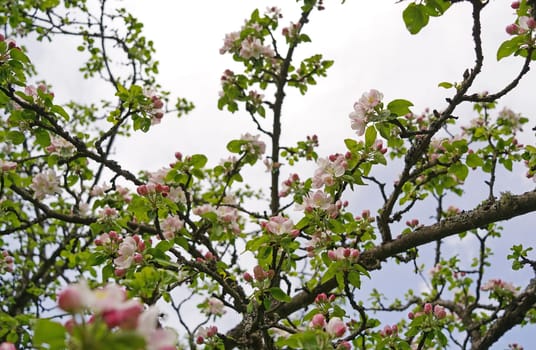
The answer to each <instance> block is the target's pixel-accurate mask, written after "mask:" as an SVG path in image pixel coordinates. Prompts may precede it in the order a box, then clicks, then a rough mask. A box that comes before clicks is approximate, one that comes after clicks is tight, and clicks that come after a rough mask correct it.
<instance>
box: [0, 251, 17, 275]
mask: <svg viewBox="0 0 536 350" xmlns="http://www.w3.org/2000/svg"><path fill="white" fill-rule="evenodd" d="M13 262H14V259H13V257H12V256H11V255H9V252H8V251H7V250H3V251H2V254H0V272H3V271H4V270H5V271H7V272H13Z"/></svg>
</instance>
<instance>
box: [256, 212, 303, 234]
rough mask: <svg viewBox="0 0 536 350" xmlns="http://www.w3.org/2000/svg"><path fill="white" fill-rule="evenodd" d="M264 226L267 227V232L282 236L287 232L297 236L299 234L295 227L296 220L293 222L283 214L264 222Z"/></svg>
mask: <svg viewBox="0 0 536 350" xmlns="http://www.w3.org/2000/svg"><path fill="white" fill-rule="evenodd" d="M262 226H263V227H264V228H265V229H266V231H267V232H269V233H272V234H274V235H278V236H282V235H285V234H290V235H292V236H297V234H298V233H299V232H298V231H297V230H295V229H294V222H292V220H291V219H289V218H286V217H284V216H281V215H277V216H272V217H271V218H270V219H269V220H268V221H267V222H264V223H263V224H262Z"/></svg>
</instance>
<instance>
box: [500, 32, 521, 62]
mask: <svg viewBox="0 0 536 350" xmlns="http://www.w3.org/2000/svg"><path fill="white" fill-rule="evenodd" d="M525 39H526V38H525V36H523V35H519V36H516V37H514V38H512V39H510V40H506V41H505V42H503V43H502V44H501V46H499V49H498V50H497V61H500V60H501V59H503V58H505V57H508V56H510V55H512V54H513V53H515V52H516V51H517V50H519V48H520V47H521V45H522V44H523V43H524V42H525Z"/></svg>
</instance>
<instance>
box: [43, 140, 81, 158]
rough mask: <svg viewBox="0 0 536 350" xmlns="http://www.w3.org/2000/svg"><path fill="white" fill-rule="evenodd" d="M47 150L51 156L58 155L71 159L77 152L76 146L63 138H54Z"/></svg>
mask: <svg viewBox="0 0 536 350" xmlns="http://www.w3.org/2000/svg"><path fill="white" fill-rule="evenodd" d="M45 150H46V151H47V152H49V153H50V154H56V155H58V156H60V157H70V156H72V155H73V154H74V152H75V146H74V145H73V144H72V143H70V142H69V141H67V140H65V139H64V138H63V137H60V136H56V137H52V139H51V140H50V145H48V146H47V147H46V148H45Z"/></svg>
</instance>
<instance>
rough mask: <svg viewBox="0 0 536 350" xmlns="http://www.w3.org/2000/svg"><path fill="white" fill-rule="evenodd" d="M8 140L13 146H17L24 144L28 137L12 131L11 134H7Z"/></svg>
mask: <svg viewBox="0 0 536 350" xmlns="http://www.w3.org/2000/svg"><path fill="white" fill-rule="evenodd" d="M7 139H8V140H9V141H11V142H13V144H15V145H20V144H21V143H23V142H24V140H25V139H26V137H25V136H24V134H23V133H22V132H20V131H16V130H11V131H10V132H8V133H7Z"/></svg>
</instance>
